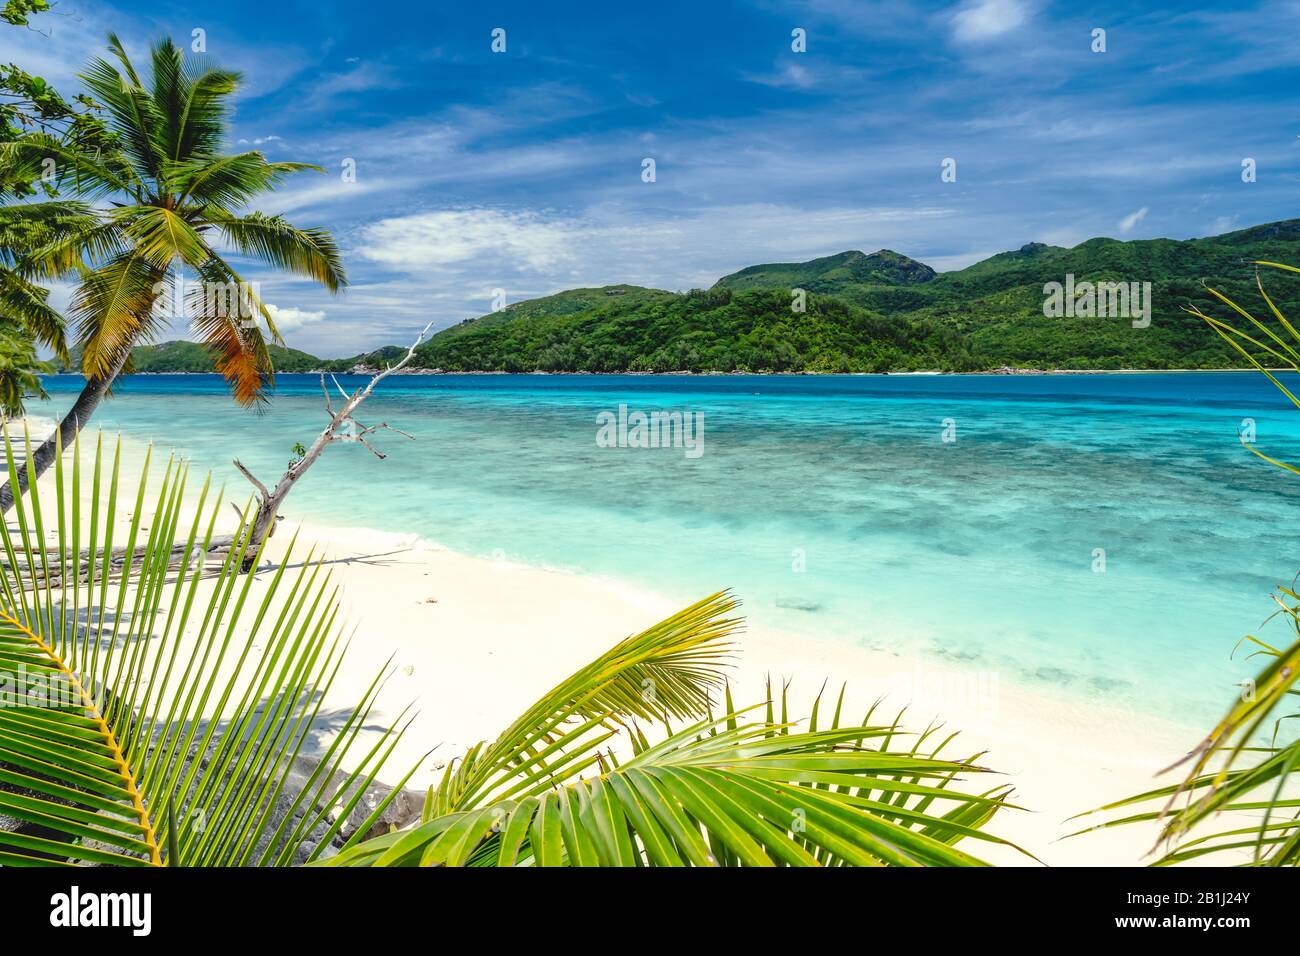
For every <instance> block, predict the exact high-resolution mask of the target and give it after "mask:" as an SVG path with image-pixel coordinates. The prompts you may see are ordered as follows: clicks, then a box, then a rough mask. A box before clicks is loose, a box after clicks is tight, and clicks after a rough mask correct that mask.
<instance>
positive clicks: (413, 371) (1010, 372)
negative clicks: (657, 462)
mask: <svg viewBox="0 0 1300 956" xmlns="http://www.w3.org/2000/svg"><path fill="white" fill-rule="evenodd" d="M380 371H381V370H380V369H378V368H375V367H373V366H353V367H352V368H351V369H348V370H346V371H331V370H329V369H319V368H316V369H308V370H305V371H298V372H286V371H280V372H277V374H279V375H356V376H367V375H375V374H377V373H378V372H380ZM1269 371H1271V372H1289V371H1291V369H1286V368H1271V369H1269ZM1196 372H1207V373H1208V372H1212V373H1215V374H1217V373H1220V372H1251V373H1253V374H1256V375H1258V374H1259V370H1258V369H1256V368H1254V367H1251V368H1050V369H1043V368H1017V367H1014V366H1010V365H1004V366H1001V367H1000V368H996V369H981V370H979V371H974V372H946V371H939V370H934V371H926V370H916V371H908V372H806V371H805V372H716V371H707V372H692V371H689V370H679V371H673V372H544V371H529V372H499V371H482V370H475V371H463V372H454V371H448V370H447V369H440V368H435V369H430V368H409V367H408V368H403V369H398V370H397V371H395V372H393V373H392V374H393V375H394V376H429V375H438V376H442V375H447V376H450V375H475V376H478V375H521V376H522V375H554V376H572V375H589V376H593V377H597V376H598V377H601V378H662V377H671V376H678V377H691V378H722V377H731V378H742V377H743V378H800V377H810V378H832V377H835V376H840V377H844V378H864V377H873V376H879V377H881V378H885V377H894V378H901V377H906V376H926V377H935V376H953V375H961V376H967V377H969V376H980V375H984V376H1016V375H1164V374H1179V375H1183V374H1193V373H1196ZM60 375H66V376H81V377H84V376H83V375H82V373H81V372H72V371H59V372H47V373H45V374H43V375H41V376H40V377H41V378H46V377H48V376H60ZM158 375H196V376H205V375H206V376H216V375H217V373H216V372H215V371H212V372H182V371H176V372H127V373H123V374H122V375H121V376H119V377H121V378H135V377H137V376H140V377H150V376H158Z"/></svg>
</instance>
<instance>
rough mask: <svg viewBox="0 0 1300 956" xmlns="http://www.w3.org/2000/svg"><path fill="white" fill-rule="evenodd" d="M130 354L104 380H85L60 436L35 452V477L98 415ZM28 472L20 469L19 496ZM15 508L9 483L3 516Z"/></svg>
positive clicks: (0, 496) (3, 490) (0, 490)
mask: <svg viewBox="0 0 1300 956" xmlns="http://www.w3.org/2000/svg"><path fill="white" fill-rule="evenodd" d="M129 354H130V353H129V352H124V353H123V355H122V357H121V358H120V359H119V360H118V361H117V362H115V363H114V365H113V367H112V368H111V369H109V371H108V374H107V375H104V376H98V375H97V376H95V377H94V378H90V379H87V380H86V384H85V387H83V388H82V390H81V394H80V395H78V396H77V400H76V401H75V402H73V403H72V408H70V409H68V414H66V415H64V416H63V420H62V421H60V422H59V428H58V432H57V434H55V435H51V436H50V437H49V438H47V439H45V441H43V442H42V443H41V444H40V446H39V447H38V448H37V449H36V451H34V452H32V468H33V470H34V471H35V474H36V477H37V478H40V477H41V475H43V474H44V473H45V471H46V469H48V468H49V467H50V465H52V464H54V456H55V454H57V450H58V448H59V447H60V446H62V447H63V448H71V447H72V442H73V439H74V438H75V437H76V434H77V432H79V431H80V430H81V429H82V428H83V427H84V426H85V424H86V422H88V421H89V420H90V416H91V415H93V414H94V413H95V409H96V408H98V407H99V403H100V402H101V401H103V400H104V396H105V395H107V394H108V390H109V388H110V387H111V386H112V384H113V380H114V379H116V378H117V373H118V372H120V371H122V366H123V365H125V364H126V357H127V355H129ZM56 439H57V441H56ZM28 474H29V472H28V470H27V469H26V468H21V469H19V470H18V494H20V495H21V494H22V493H23V492H25V491H26V490H27V477H28ZM13 506H14V489H13V488H12V487H11V484H10V482H8V481H6V482H5V483H4V486H3V487H0V514H5V513H7V512H8V511H9V509H10V508H12V507H13Z"/></svg>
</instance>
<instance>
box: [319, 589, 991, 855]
mask: <svg viewBox="0 0 1300 956" xmlns="http://www.w3.org/2000/svg"><path fill="white" fill-rule="evenodd" d="M733 609H734V602H732V601H731V600H730V599H729V598H728V597H727V596H726V595H725V594H718V595H714V596H712V597H710V598H706V599H705V600H704V601H701V602H699V603H697V604H695V605H692V606H691V607H689V608H687V609H686V610H684V611H682V612H681V613H680V614H677V615H674V616H673V617H671V618H669V619H668V620H666V621H664V622H662V623H661V624H659V625H657V626H656V627H653V628H651V629H650V630H648V631H646V632H644V633H642V634H639V635H635V636H634V637H631V638H628V639H627V640H625V641H623V642H621V643H620V644H618V645H616V646H615V647H614V648H612V649H611V650H610V651H609V652H608V653H606V654H603V655H601V657H599V658H598V659H597V660H596V661H593V662H592V663H591V664H589V665H588V666H587V667H585V668H583V669H582V670H580V671H578V672H577V673H575V674H574V675H573V676H572V677H570V678H569V679H568V680H566V681H564V682H563V683H561V684H560V685H559V686H558V687H556V688H555V689H554V690H553V691H552V692H551V693H549V694H547V695H545V696H544V697H543V698H542V699H541V700H540V701H538V703H537V704H535V705H534V706H533V707H531V708H529V710H528V711H527V712H526V713H525V714H524V715H522V716H521V717H520V718H519V719H518V720H516V721H515V722H514V723H513V724H512V725H511V726H510V728H509V729H507V730H506V732H505V733H503V734H502V735H501V736H500V737H499V738H497V740H496V741H494V742H493V743H492V744H490V745H489V744H479V745H477V746H475V747H472V748H470V750H469V752H468V753H467V754H466V755H465V757H464V758H463V759H462V760H461V761H460V762H453V763H452V764H450V765H449V766H448V767H447V769H446V771H445V773H444V776H443V779H442V780H441V782H440V783H439V785H438V786H437V787H435V788H431V789H430V791H429V796H428V800H427V801H426V805H425V811H424V815H423V820H422V822H421V823H420V824H419V825H418V826H415V827H413V828H411V829H408V830H405V831H400V832H396V833H391V834H388V835H385V836H382V837H379V838H376V839H373V840H370V841H366V842H364V843H360V844H357V845H356V846H354V847H352V848H351V849H348V850H345V851H344V852H343V853H341V854H339V855H338V856H337V857H334V858H332V859H330V860H329V861H327V862H328V864H329V865H334V866H415V865H420V866H431V865H432V866H465V865H471V866H516V865H532V866H736V865H743V866H773V865H781V866H881V865H896V866H966V865H976V864H978V863H979V860H978V859H976V858H975V857H974V856H972V855H970V854H968V853H966V852H964V851H963V850H960V849H958V848H957V847H956V846H955V844H956V843H957V842H958V841H960V840H963V839H966V838H973V839H976V840H984V841H988V842H993V843H1004V841H1002V840H1001V839H999V838H997V837H994V836H992V835H989V834H987V833H984V832H982V830H981V827H982V826H983V825H984V824H985V823H986V822H987V821H988V820H989V818H990V817H991V816H992V815H993V814H994V813H995V812H996V811H997V810H999V809H1001V808H1002V807H1003V806H1006V802H1005V798H1006V796H1007V788H1005V787H999V788H994V789H991V790H989V791H987V792H984V793H979V794H971V793H967V792H964V791H962V790H960V789H954V788H953V787H951V786H950V784H952V783H953V782H954V781H956V780H958V779H960V777H959V775H964V774H968V773H969V774H978V773H983V772H985V771H984V768H982V767H979V766H977V765H976V764H975V763H974V762H973V761H972V760H950V759H946V758H941V757H939V756H938V753H937V750H936V752H934V753H929V754H927V753H924V752H922V751H921V747H922V746H923V744H924V741H925V740H926V739H927V738H928V737H929V736H930V733H929V732H927V733H926V734H922V735H920V736H919V737H918V738H917V739H916V742H915V744H914V746H913V747H912V748H910V749H898V748H897V747H896V746H895V741H896V740H898V739H899V738H901V737H903V736H905V735H904V734H903V732H902V731H901V730H900V729H899V728H898V726H897V725H896V724H887V725H882V724H873V723H871V721H870V717H871V715H870V714H868V715H867V719H866V720H864V721H863V723H862V724H860V725H848V726H842V725H841V724H840V712H841V709H842V707H841V705H842V695H841V704H840V705H837V707H836V713H835V717H834V719H833V721H832V725H831V726H830V727H829V728H826V729H821V730H819V729H818V727H817V711H818V706H819V705H820V700H819V701H818V705H817V706H814V708H813V714H812V716H811V717H810V719H809V722H808V727H807V728H806V729H804V730H798V729H796V728H795V727H794V726H793V725H792V724H791V723H789V722H788V721H785V720H784V719H782V720H780V721H777V720H776V719H775V718H774V716H773V712H772V702H771V701H769V702H768V703H767V704H766V708H765V716H764V717H762V718H757V719H756V718H755V716H754V715H755V711H756V710H758V709H763V708H764V706H765V705H763V704H760V705H758V707H757V708H749V709H741V710H737V709H736V708H735V707H734V706H733V705H732V703H731V697H730V693H729V692H726V693H725V697H724V699H725V702H726V713H725V714H724V715H723V716H720V717H715V716H712V715H708V714H706V711H707V708H708V694H709V692H710V690H711V689H712V688H714V687H716V686H717V685H718V682H719V679H720V677H719V671H718V664H719V663H720V660H721V657H722V655H723V654H725V653H726V652H727V650H728V648H729V645H730V640H729V639H730V636H731V634H732V633H733V632H734V629H735V627H736V625H737V623H738V622H737V621H735V620H734V619H732V618H729V617H725V616H724V615H727V614H729V613H730V612H731V611H732V610H733ZM661 687H662V690H661V689H660V688H661ZM647 690H649V692H647ZM785 710H786V703H785V699H784V694H783V695H782V712H783V713H784V711H785ZM682 719H685V720H686V725H685V726H683V727H681V728H680V729H678V730H676V731H673V730H671V729H669V728H668V724H669V722H670V721H674V720H682ZM641 723H657V724H660V725H662V726H663V727H664V728H665V736H664V737H663V739H662V740H660V741H658V742H657V743H651V741H650V740H649V738H648V737H646V735H645V734H644V733H643V732H642V731H641V730H640V724H641ZM942 746H943V745H942V744H940V748H941V747H942Z"/></svg>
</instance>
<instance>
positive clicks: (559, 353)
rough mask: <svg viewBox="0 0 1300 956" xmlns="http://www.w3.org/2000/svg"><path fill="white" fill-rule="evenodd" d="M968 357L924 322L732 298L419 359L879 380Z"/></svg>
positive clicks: (596, 318)
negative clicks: (872, 376)
mask: <svg viewBox="0 0 1300 956" xmlns="http://www.w3.org/2000/svg"><path fill="white" fill-rule="evenodd" d="M963 356H964V349H963V348H962V345H961V343H960V341H958V337H957V336H956V335H954V334H953V333H951V332H949V331H947V330H945V329H941V328H939V327H937V326H934V325H932V324H928V323H926V322H924V321H914V320H910V319H902V320H899V319H887V318H885V317H883V316H880V315H878V314H876V313H873V312H869V311H867V310H865V309H861V308H858V307H857V306H853V305H850V304H848V303H846V302H844V301H842V300H840V299H837V298H834V297H832V296H823V295H815V294H814V295H811V296H809V297H808V300H807V303H806V311H804V312H796V311H794V310H793V309H792V308H791V298H790V295H789V294H788V293H787V292H785V291H779V290H754V291H745V292H735V291H733V290H731V289H710V290H708V291H703V290H696V291H692V292H688V293H684V294H680V295H674V294H670V293H660V294H656V295H647V296H637V297H632V298H629V299H617V300H615V301H613V302H604V303H602V304H600V305H599V306H598V307H596V308H589V309H584V310H582V311H575V312H562V313H555V312H549V313H546V312H539V313H534V314H529V315H518V316H515V317H514V318H513V319H512V320H511V319H509V318H507V319H503V318H502V316H501V313H497V314H496V315H493V316H490V317H485V318H484V319H476V320H471V321H470V322H466V323H462V324H461V325H459V326H456V327H455V328H453V329H449V330H447V331H446V332H442V333H439V334H438V335H436V336H434V337H433V338H432V339H430V340H429V341H428V342H427V343H425V344H424V345H423V346H421V347H420V349H419V351H418V352H417V359H418V365H420V366H422V367H425V368H440V369H444V370H446V371H469V370H493V371H506V372H520V371H591V372H623V371H633V372H638V371H659V372H663V371H679V370H690V371H737V370H739V371H776V372H784V371H801V370H809V371H825V372H850V371H854V372H879V371H887V370H889V369H914V368H957V367H965V366H966V364H967V363H965V361H964V358H963Z"/></svg>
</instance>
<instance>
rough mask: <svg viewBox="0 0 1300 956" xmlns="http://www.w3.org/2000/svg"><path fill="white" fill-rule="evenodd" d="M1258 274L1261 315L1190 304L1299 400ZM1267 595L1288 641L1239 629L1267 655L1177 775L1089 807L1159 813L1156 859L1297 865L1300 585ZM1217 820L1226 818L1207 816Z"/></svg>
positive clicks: (1296, 333) (1279, 325) (1295, 364)
mask: <svg viewBox="0 0 1300 956" xmlns="http://www.w3.org/2000/svg"><path fill="white" fill-rule="evenodd" d="M1255 265H1256V266H1257V267H1259V266H1263V267H1264V268H1269V269H1278V270H1281V271H1284V272H1291V273H1300V269H1297V268H1296V267H1295V266H1289V265H1285V264H1283V263H1280V262H1266V261H1259V262H1256V263H1255ZM1255 282H1256V286H1257V287H1258V288H1259V293H1260V297H1261V298H1262V300H1263V302H1264V304H1265V306H1266V308H1267V309H1268V312H1269V315H1270V316H1271V318H1269V319H1260V318H1258V317H1257V316H1255V315H1254V314H1253V313H1252V312H1251V311H1250V310H1248V309H1247V308H1246V307H1245V306H1243V305H1241V304H1239V303H1237V302H1235V301H1233V300H1232V299H1230V298H1229V297H1228V296H1226V295H1224V294H1223V293H1221V292H1219V291H1218V290H1217V289H1210V290H1209V291H1210V294H1211V295H1213V296H1214V297H1215V298H1216V299H1218V300H1219V301H1220V302H1222V303H1223V304H1224V305H1226V306H1227V307H1228V308H1230V309H1231V310H1232V311H1233V312H1234V313H1235V314H1236V315H1237V317H1238V319H1237V320H1235V321H1229V320H1226V319H1221V318H1217V317H1215V316H1211V315H1208V314H1206V313H1205V312H1203V311H1201V310H1199V309H1196V308H1188V310H1187V311H1188V312H1190V313H1191V314H1193V315H1195V316H1198V317H1199V318H1201V319H1202V320H1204V321H1205V322H1206V323H1208V324H1209V326H1210V327H1211V328H1212V329H1214V330H1215V331H1216V332H1218V333H1219V335H1220V336H1222V338H1223V339H1224V340H1225V341H1226V342H1228V344H1230V345H1231V346H1232V347H1233V348H1234V349H1236V350H1237V351H1238V352H1239V353H1240V354H1241V355H1243V356H1244V357H1245V358H1246V359H1247V360H1249V361H1250V363H1251V364H1252V365H1254V366H1255V368H1257V369H1258V370H1259V371H1261V372H1263V373H1264V375H1266V376H1268V378H1269V380H1270V381H1271V382H1272V383H1273V384H1274V385H1276V386H1277V388H1278V389H1279V390H1280V391H1281V392H1282V393H1283V394H1284V395H1286V397H1287V398H1288V399H1289V400H1290V401H1291V403H1292V404H1294V405H1295V406H1296V407H1297V408H1300V398H1297V396H1296V395H1295V394H1294V393H1293V392H1292V390H1291V389H1289V388H1288V387H1287V386H1286V384H1285V383H1283V381H1282V380H1281V379H1280V378H1278V376H1277V374H1276V373H1277V371H1278V370H1279V369H1285V370H1287V371H1290V372H1300V330H1297V329H1296V328H1295V326H1293V325H1292V324H1291V322H1290V321H1289V320H1288V319H1287V318H1286V316H1285V315H1283V314H1282V312H1281V311H1280V310H1279V309H1278V308H1277V306H1276V305H1275V304H1274V302H1273V299H1272V298H1271V297H1270V296H1269V294H1268V293H1267V292H1266V291H1265V290H1264V284H1263V281H1262V280H1261V279H1260V277H1259V273H1258V271H1257V272H1256V276H1255ZM1241 320H1244V322H1243V321H1241ZM1242 444H1244V445H1245V446H1246V448H1247V449H1249V450H1250V451H1251V452H1252V453H1253V454H1255V455H1256V456H1258V457H1259V458H1262V459H1263V460H1264V461H1267V462H1269V463H1270V464H1273V465H1276V466H1278V467H1279V468H1284V469H1286V470H1287V471H1290V472H1293V473H1296V474H1300V468H1297V467H1296V466H1294V465H1290V464H1287V463H1286V462H1283V461H1281V460H1279V459H1276V458H1273V457H1271V456H1269V455H1266V454H1264V453H1263V452H1261V451H1259V450H1258V449H1256V448H1255V447H1254V445H1253V443H1252V442H1250V441H1247V440H1246V438H1245V437H1243V438H1242ZM1274 601H1275V603H1276V604H1277V610H1276V611H1275V612H1274V615H1273V616H1274V617H1281V618H1282V619H1283V620H1284V621H1285V622H1286V624H1287V625H1288V626H1289V627H1290V629H1291V631H1292V634H1293V640H1292V642H1291V643H1290V644H1289V645H1288V646H1285V647H1277V646H1274V645H1273V644H1270V643H1268V642H1266V641H1264V640H1262V639H1260V638H1259V637H1256V636H1254V635H1248V636H1247V637H1246V638H1244V640H1243V642H1242V643H1245V644H1248V645H1249V646H1251V647H1253V648H1254V651H1253V655H1252V656H1262V657H1265V658H1268V663H1267V664H1266V666H1265V668H1264V670H1263V671H1262V672H1260V674H1259V675H1258V676H1256V677H1255V679H1254V680H1253V681H1249V682H1247V683H1246V684H1245V685H1244V689H1243V692H1242V693H1241V694H1240V696H1239V698H1238V699H1237V700H1236V701H1234V702H1233V703H1232V704H1231V706H1230V707H1229V708H1228V710H1227V712H1226V713H1225V714H1224V716H1223V719H1222V720H1220V721H1219V723H1218V724H1217V725H1216V726H1215V727H1214V728H1213V729H1212V730H1211V731H1210V733H1209V734H1208V735H1207V736H1206V737H1205V738H1204V739H1203V740H1202V741H1201V742H1200V743H1199V744H1197V745H1196V746H1195V747H1194V748H1193V749H1192V750H1191V752H1190V753H1188V755H1187V756H1186V757H1185V758H1183V759H1182V760H1180V761H1179V762H1178V763H1177V764H1175V765H1174V767H1178V766H1182V765H1183V764H1189V765H1190V766H1189V769H1188V770H1187V772H1186V774H1185V775H1184V777H1183V779H1182V780H1181V781H1179V782H1178V783H1176V784H1172V785H1169V786H1165V787H1160V788H1157V789H1153V790H1149V791H1146V792H1144V793H1139V794H1135V795H1133V796H1130V797H1127V798H1125V799H1122V800H1118V801H1116V802H1114V803H1111V804H1108V805H1107V806H1105V807H1101V808H1100V809H1099V810H1097V811H1093V812H1096V813H1101V812H1109V811H1115V810H1125V811H1129V810H1131V809H1133V808H1137V812H1127V813H1126V814H1125V815H1124V816H1120V817H1117V818H1114V819H1110V820H1108V821H1106V822H1104V823H1103V824H1101V827H1115V826H1128V825H1131V824H1135V823H1150V822H1152V821H1158V822H1159V823H1160V824H1161V830H1160V839H1159V843H1158V844H1157V845H1158V847H1159V848H1161V853H1160V854H1159V856H1158V857H1157V858H1156V859H1155V861H1154V865H1155V866H1170V865H1173V864H1177V863H1184V862H1189V861H1196V862H1199V863H1202V864H1204V863H1206V862H1214V861H1217V860H1219V859H1224V860H1225V862H1229V863H1237V864H1247V865H1253V866H1297V865H1300V797H1298V796H1297V794H1296V792H1295V786H1296V781H1297V780H1300V776H1297V775H1298V774H1300V740H1295V739H1292V740H1289V741H1288V740H1287V739H1286V738H1287V737H1288V736H1290V735H1288V734H1286V733H1285V731H1286V728H1287V727H1288V726H1289V725H1288V724H1286V723H1285V721H1288V720H1292V719H1295V718H1297V717H1300V713H1296V712H1295V711H1294V702H1295V698H1296V697H1297V696H1300V690H1297V688H1296V686H1295V685H1296V680H1297V678H1300V593H1297V591H1296V590H1295V589H1294V588H1293V587H1291V588H1287V587H1281V588H1278V593H1277V595H1275V597H1274ZM1174 767H1170V768H1168V769H1170V770H1172V769H1174ZM1215 820H1219V821H1226V822H1221V823H1219V824H1214V823H1213V821H1215Z"/></svg>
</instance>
